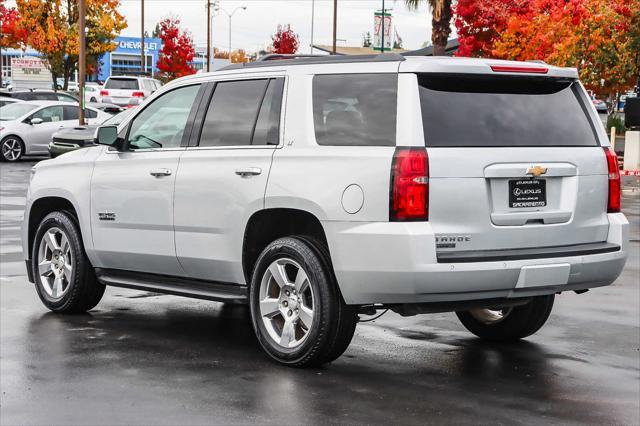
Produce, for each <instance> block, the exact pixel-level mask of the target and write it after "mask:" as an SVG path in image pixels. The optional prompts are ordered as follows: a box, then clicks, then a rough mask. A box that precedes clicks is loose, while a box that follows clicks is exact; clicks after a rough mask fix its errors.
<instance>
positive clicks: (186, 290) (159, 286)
mask: <svg viewBox="0 0 640 426" xmlns="http://www.w3.org/2000/svg"><path fill="white" fill-rule="evenodd" d="M96 276H97V277H98V281H99V282H100V283H102V284H104V285H108V286H112V287H122V288H130V289H134V290H146V291H152V292H155V293H163V294H172V295H174V296H183V297H190V298H194V299H203V300H214V301H216V302H225V303H238V304H247V303H249V298H248V296H247V287H246V286H244V285H237V284H229V283H219V282H215V281H204V280H194V279H189V278H181V277H173V276H167V275H158V274H146V273H143V272H130V271H121V270H117V269H103V268H96Z"/></svg>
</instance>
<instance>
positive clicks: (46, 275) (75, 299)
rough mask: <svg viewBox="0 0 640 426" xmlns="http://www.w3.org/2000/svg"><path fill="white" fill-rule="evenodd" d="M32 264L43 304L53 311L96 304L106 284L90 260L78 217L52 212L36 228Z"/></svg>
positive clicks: (88, 308)
mask: <svg viewBox="0 0 640 426" xmlns="http://www.w3.org/2000/svg"><path fill="white" fill-rule="evenodd" d="M31 258H32V263H31V267H32V269H33V272H34V274H33V275H34V277H35V284H36V289H37V291H38V296H39V297H40V300H41V301H42V303H43V304H44V305H45V306H46V307H47V308H49V309H50V310H52V311H54V312H61V313H67V312H85V311H88V310H90V309H92V308H93V307H95V306H96V305H97V304H98V302H100V299H101V298H102V295H103V294H104V290H105V286H104V285H102V284H100V283H99V282H98V281H97V279H96V276H95V273H94V270H93V267H92V266H91V264H90V263H89V260H88V259H87V257H86V255H85V252H84V246H83V244H82V238H81V235H80V230H79V228H78V225H77V224H76V221H75V219H74V218H73V216H71V215H70V214H69V213H66V212H53V213H49V214H48V215H47V216H46V217H45V218H44V219H42V222H40V226H39V227H38V230H37V231H36V235H35V239H34V243H33V251H32V256H31Z"/></svg>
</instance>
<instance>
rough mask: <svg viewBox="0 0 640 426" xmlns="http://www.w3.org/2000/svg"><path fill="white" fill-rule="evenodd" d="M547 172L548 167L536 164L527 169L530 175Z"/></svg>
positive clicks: (535, 175)
mask: <svg viewBox="0 0 640 426" xmlns="http://www.w3.org/2000/svg"><path fill="white" fill-rule="evenodd" d="M545 173H547V168H546V167H540V166H534V167H529V168H528V169H527V174H528V175H532V176H533V177H538V176H540V175H543V174H545Z"/></svg>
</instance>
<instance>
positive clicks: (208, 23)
mask: <svg viewBox="0 0 640 426" xmlns="http://www.w3.org/2000/svg"><path fill="white" fill-rule="evenodd" d="M209 71H211V0H207V72H209Z"/></svg>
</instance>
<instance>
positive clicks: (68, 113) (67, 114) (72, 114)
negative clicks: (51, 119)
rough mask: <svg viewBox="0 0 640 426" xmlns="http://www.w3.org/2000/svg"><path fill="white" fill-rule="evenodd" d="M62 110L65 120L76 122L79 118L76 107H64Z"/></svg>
mask: <svg viewBox="0 0 640 426" xmlns="http://www.w3.org/2000/svg"><path fill="white" fill-rule="evenodd" d="M62 109H63V110H64V119H65V120H77V119H78V118H79V114H80V111H78V108H77V107H72V106H65V107H62ZM87 118H88V117H87Z"/></svg>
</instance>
